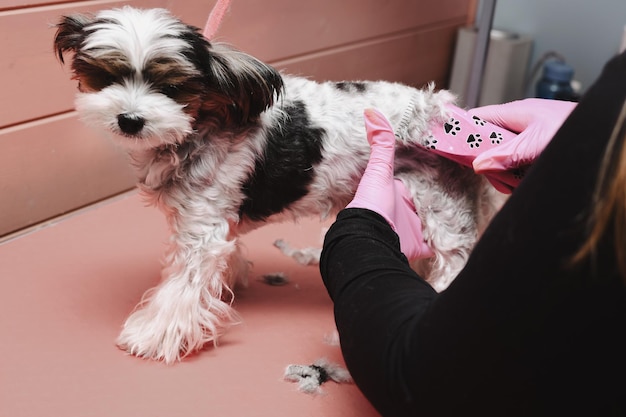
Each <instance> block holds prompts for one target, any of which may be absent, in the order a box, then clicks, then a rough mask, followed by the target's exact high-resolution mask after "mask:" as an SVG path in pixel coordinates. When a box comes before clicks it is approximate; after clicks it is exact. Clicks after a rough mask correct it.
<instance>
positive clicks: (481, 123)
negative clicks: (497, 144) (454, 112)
mask: <svg viewBox="0 0 626 417" xmlns="http://www.w3.org/2000/svg"><path fill="white" fill-rule="evenodd" d="M472 120H473V121H474V124H475V125H476V126H485V125H486V124H487V122H485V121H484V120H483V119H481V118H480V117H477V116H472Z"/></svg>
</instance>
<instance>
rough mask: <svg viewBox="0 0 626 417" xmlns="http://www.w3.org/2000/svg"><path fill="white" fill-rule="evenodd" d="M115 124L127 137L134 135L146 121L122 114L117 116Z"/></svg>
mask: <svg viewBox="0 0 626 417" xmlns="http://www.w3.org/2000/svg"><path fill="white" fill-rule="evenodd" d="M117 124H118V125H119V127H120V129H121V130H122V132H124V133H126V134H127V135H135V134H137V133H139V132H140V131H141V129H143V125H144V124H146V121H145V120H144V119H142V118H141V117H137V116H133V115H132V114H128V113H122V114H120V115H118V116H117Z"/></svg>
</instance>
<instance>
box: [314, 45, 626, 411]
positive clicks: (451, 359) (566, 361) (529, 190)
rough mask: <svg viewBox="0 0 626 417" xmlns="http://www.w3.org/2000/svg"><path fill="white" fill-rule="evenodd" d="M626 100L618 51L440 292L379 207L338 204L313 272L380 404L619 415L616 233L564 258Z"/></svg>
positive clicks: (621, 357)
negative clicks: (576, 260) (416, 267)
mask: <svg viewBox="0 0 626 417" xmlns="http://www.w3.org/2000/svg"><path fill="white" fill-rule="evenodd" d="M625 98H626V55H624V54H622V55H620V56H619V57H616V58H614V59H613V60H611V62H610V63H609V64H608V65H607V66H606V67H605V69H604V71H603V73H602V75H601V77H600V78H599V80H598V81H597V82H596V83H595V84H594V86H592V87H591V88H590V89H589V91H588V92H587V93H586V94H585V96H584V97H583V98H582V99H581V102H580V103H579V104H578V105H577V107H576V108H575V109H574V111H573V112H572V114H571V115H570V117H569V118H568V119H567V120H566V121H565V123H564V125H563V126H562V128H561V129H560V130H559V132H558V133H557V134H556V136H555V137H554V139H553V140H552V141H551V143H550V145H549V146H548V147H547V148H546V149H545V150H544V152H543V153H542V155H541V157H540V158H539V159H538V160H537V161H536V162H535V164H534V166H533V167H532V169H530V170H529V172H528V173H527V176H526V178H525V179H524V181H522V183H521V184H520V186H519V187H518V189H517V190H516V191H515V192H514V193H513V194H512V195H511V197H510V198H509V200H508V201H507V203H506V204H505V206H504V207H503V208H502V210H501V211H500V213H498V215H497V216H496V217H495V218H494V220H493V221H492V223H491V225H490V226H489V228H488V229H487V231H486V232H485V233H484V235H483V236H482V238H481V239H480V241H479V242H478V243H477V245H476V247H475V249H474V251H473V253H472V255H471V256H470V259H469V260H468V263H467V265H466V266H465V268H464V269H463V270H462V271H461V273H460V274H459V275H458V277H457V278H456V279H455V280H454V282H453V283H452V284H451V285H450V286H449V287H448V289H446V290H445V291H443V292H442V293H441V294H437V293H436V292H435V291H434V290H433V289H432V288H431V287H430V286H429V285H428V284H427V283H426V282H425V281H424V280H422V279H421V278H420V277H419V276H417V275H416V274H415V273H414V272H413V271H412V270H411V269H410V267H409V265H408V263H407V261H406V259H405V257H404V256H403V255H402V253H401V252H400V245H399V241H398V237H397V235H396V234H395V233H394V232H393V230H392V229H391V228H390V227H389V225H388V224H387V223H386V221H385V220H384V219H383V218H382V217H380V216H379V215H377V214H376V213H374V212H371V211H369V210H365V209H346V210H344V211H342V212H341V213H340V214H339V215H338V217H337V221H336V222H335V223H334V224H333V226H332V227H331V228H330V230H329V231H328V233H327V234H326V239H325V242H324V250H323V252H322V257H321V263H320V270H321V273H322V278H323V279H324V283H325V285H326V287H327V289H328V292H329V294H330V296H331V298H332V299H333V301H334V305H335V320H336V324H337V328H338V331H339V335H340V340H341V348H342V352H343V355H344V358H345V361H346V364H347V366H348V369H349V370H350V372H351V374H352V376H353V378H354V380H355V382H356V383H357V385H358V386H359V388H360V389H361V390H362V391H363V393H364V394H365V395H366V397H367V398H368V399H369V400H370V401H371V402H372V404H373V405H374V406H375V407H376V408H377V409H378V410H379V411H380V412H381V414H383V415H385V416H432V415H455V416H459V415H468V414H471V415H480V416H485V415H497V416H517V415H519V416H541V415H546V416H573V415H585V416H596V415H610V416H624V415H626V289H625V285H624V281H623V279H622V277H621V276H620V274H619V273H618V270H617V265H616V255H615V249H614V245H613V232H614V231H613V230H609V231H608V232H607V233H606V236H604V238H603V240H602V241H601V242H600V246H599V248H598V250H597V251H596V254H595V256H594V257H593V258H590V259H588V260H586V261H584V262H582V263H580V264H578V265H576V266H572V265H571V264H570V263H569V260H570V259H571V257H572V255H573V254H574V253H575V252H576V251H577V250H578V249H579V247H580V245H581V244H582V242H583V241H584V239H585V237H586V235H587V226H588V224H587V219H588V218H589V215H590V213H591V209H592V201H593V200H592V194H593V190H594V189H595V186H596V181H597V176H598V172H599V167H600V163H601V160H602V157H603V154H604V150H605V148H606V146H607V143H608V140H609V137H610V136H611V133H612V131H613V128H614V126H615V124H616V121H617V120H618V115H619V113H620V110H621V108H622V106H623V104H624V102H625ZM620 140H624V138H621V139H620ZM621 256H626V254H621Z"/></svg>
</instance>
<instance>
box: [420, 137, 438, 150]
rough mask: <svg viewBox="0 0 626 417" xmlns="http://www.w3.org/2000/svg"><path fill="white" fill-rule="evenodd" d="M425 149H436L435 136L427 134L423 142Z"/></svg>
mask: <svg viewBox="0 0 626 417" xmlns="http://www.w3.org/2000/svg"><path fill="white" fill-rule="evenodd" d="M423 146H424V147H425V148H426V149H437V138H435V137H434V136H433V135H429V136H428V137H427V138H426V140H425V141H424V143H423Z"/></svg>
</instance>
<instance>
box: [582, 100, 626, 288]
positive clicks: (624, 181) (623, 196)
mask: <svg viewBox="0 0 626 417" xmlns="http://www.w3.org/2000/svg"><path fill="white" fill-rule="evenodd" d="M624 142H626V101H625V102H624V103H623V105H622V110H621V112H620V115H619V117H618V119H617V123H616V124H615V127H614V129H613V132H612V133H611V137H610V139H609V143H608V146H607V148H606V151H605V153H604V158H603V160H602V165H601V168H600V170H601V171H600V176H599V177H598V182H597V184H596V189H595V192H594V197H593V201H594V211H593V213H592V215H591V217H590V219H589V220H590V223H589V224H590V233H589V236H588V238H587V240H586V241H585V242H584V243H583V245H582V247H581V248H580V249H579V250H578V252H577V253H576V254H575V255H574V257H573V258H572V261H573V262H574V263H578V262H580V261H582V260H584V259H586V258H587V257H590V256H592V255H593V253H594V252H595V250H596V248H597V246H598V244H599V242H600V240H601V239H602V236H603V235H604V234H605V232H606V231H607V230H608V228H609V227H613V228H614V229H615V233H614V236H615V237H614V239H615V241H614V247H615V257H616V259H617V266H618V269H619V272H620V274H621V276H622V279H623V280H624V282H625V283H626V146H624Z"/></svg>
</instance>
